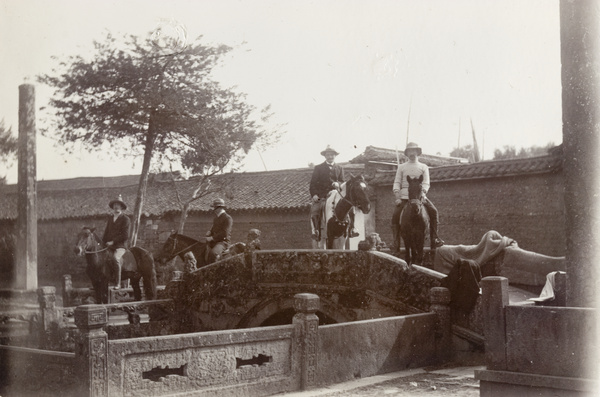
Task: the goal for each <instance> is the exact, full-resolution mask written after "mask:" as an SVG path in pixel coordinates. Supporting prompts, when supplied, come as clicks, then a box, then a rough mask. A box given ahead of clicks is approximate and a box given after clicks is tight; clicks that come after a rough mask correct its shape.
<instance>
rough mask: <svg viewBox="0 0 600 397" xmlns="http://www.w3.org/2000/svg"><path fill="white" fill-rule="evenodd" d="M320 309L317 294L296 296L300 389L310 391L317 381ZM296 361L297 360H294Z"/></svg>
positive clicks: (296, 337)
mask: <svg viewBox="0 0 600 397" xmlns="http://www.w3.org/2000/svg"><path fill="white" fill-rule="evenodd" d="M319 307H320V299H319V297H318V296H317V295H315V294H296V295H294V309H295V310H296V314H295V315H294V319H293V324H294V325H296V326H297V328H296V329H298V330H299V334H298V335H295V337H294V339H295V340H296V343H297V344H298V348H299V349H298V350H299V356H300V357H298V359H299V360H300V388H301V389H302V390H308V389H310V388H312V387H314V386H315V385H316V381H317V349H318V344H319V317H317V315H316V314H315V313H316V312H317V310H319ZM294 359H296V358H294Z"/></svg>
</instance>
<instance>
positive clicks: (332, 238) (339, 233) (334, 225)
mask: <svg viewBox="0 0 600 397" xmlns="http://www.w3.org/2000/svg"><path fill="white" fill-rule="evenodd" d="M353 207H357V208H358V209H360V210H361V211H362V212H363V213H365V214H368V213H369V211H370V210H371V202H370V201H369V195H368V194H367V183H366V182H365V178H364V177H363V176H362V175H357V176H351V177H350V180H348V181H347V182H344V183H342V185H341V187H340V190H339V191H337V190H333V191H331V192H330V193H329V195H328V196H327V200H326V202H325V209H324V212H325V214H324V216H323V218H322V219H323V221H321V225H325V230H323V231H321V236H323V237H324V238H325V240H326V241H325V243H326V244H325V247H326V248H327V249H332V248H333V249H344V248H345V246H346V240H347V238H348V234H349V233H348V232H349V230H348V229H349V228H350V216H353V215H354V214H350V210H351V209H352V208H353ZM323 237H322V238H321V242H319V246H320V247H323Z"/></svg>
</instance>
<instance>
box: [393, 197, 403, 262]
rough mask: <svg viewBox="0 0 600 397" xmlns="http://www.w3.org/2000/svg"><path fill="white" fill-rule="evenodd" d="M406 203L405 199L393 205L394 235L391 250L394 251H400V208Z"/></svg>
mask: <svg viewBox="0 0 600 397" xmlns="http://www.w3.org/2000/svg"><path fill="white" fill-rule="evenodd" d="M405 205H406V200H402V201H401V202H400V204H396V206H395V207H394V213H393V214H392V233H393V235H394V242H393V250H394V253H398V252H400V238H401V237H400V214H402V209H403V208H404V206H405Z"/></svg>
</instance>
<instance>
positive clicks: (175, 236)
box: [156, 232, 206, 264]
mask: <svg viewBox="0 0 600 397" xmlns="http://www.w3.org/2000/svg"><path fill="white" fill-rule="evenodd" d="M205 246H206V239H204V238H203V239H201V240H196V239H195V238H192V237H188V236H185V235H183V234H180V233H176V232H173V233H171V235H169V237H168V238H167V241H165V243H164V244H163V247H162V249H161V250H160V252H159V254H158V255H157V256H156V259H157V260H158V261H159V262H160V263H161V264H165V263H167V262H168V261H170V260H171V259H173V258H175V257H176V256H178V257H179V258H180V259H181V260H182V261H184V262H185V254H186V253H188V252H191V253H192V254H194V257H195V258H196V259H198V258H203V257H204V255H205V254H206V251H205V248H204V247H205ZM203 262H204V261H203Z"/></svg>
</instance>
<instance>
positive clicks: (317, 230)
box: [310, 216, 321, 245]
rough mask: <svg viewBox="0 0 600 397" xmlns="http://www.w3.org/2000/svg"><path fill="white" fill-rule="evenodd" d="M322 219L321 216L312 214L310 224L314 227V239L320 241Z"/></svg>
mask: <svg viewBox="0 0 600 397" xmlns="http://www.w3.org/2000/svg"><path fill="white" fill-rule="evenodd" d="M320 221H321V219H320V217H319V216H312V217H311V218H310V225H311V228H312V236H311V237H312V240H313V241H316V242H319V240H321V222H320ZM313 245H314V244H313Z"/></svg>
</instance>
